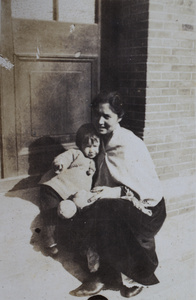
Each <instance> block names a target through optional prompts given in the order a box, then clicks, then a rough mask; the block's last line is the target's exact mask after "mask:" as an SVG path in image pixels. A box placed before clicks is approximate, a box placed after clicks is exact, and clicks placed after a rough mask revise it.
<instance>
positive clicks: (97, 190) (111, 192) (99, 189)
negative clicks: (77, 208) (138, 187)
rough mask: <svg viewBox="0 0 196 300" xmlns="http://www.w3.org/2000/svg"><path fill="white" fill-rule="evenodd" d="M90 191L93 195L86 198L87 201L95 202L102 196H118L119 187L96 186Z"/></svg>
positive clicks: (119, 192) (119, 193)
mask: <svg viewBox="0 0 196 300" xmlns="http://www.w3.org/2000/svg"><path fill="white" fill-rule="evenodd" d="M91 192H92V193H94V194H95V195H93V197H91V198H90V199H89V200H88V201H89V202H95V201H96V200H98V199H103V198H110V199H111V198H112V199H113V198H120V196H121V187H120V186H117V187H109V186H96V187H94V188H93V189H92V190H91Z"/></svg>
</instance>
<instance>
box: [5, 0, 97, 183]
mask: <svg viewBox="0 0 196 300" xmlns="http://www.w3.org/2000/svg"><path fill="white" fill-rule="evenodd" d="M101 1H102V0H97V1H95V3H96V5H95V10H96V15H97V18H96V22H97V24H98V28H99V29H98V31H99V43H100V40H101V39H100V32H101V29H100V28H101V22H100V20H101V16H100V12H101ZM0 8H1V20H0V21H1V48H0V50H1V52H0V54H1V55H2V57H3V58H6V59H7V60H8V61H9V62H10V63H11V64H13V65H14V61H15V57H16V55H17V53H14V40H13V28H12V24H13V19H12V14H11V0H0ZM23 58H24V57H23ZM24 59H25V58H24ZM39 59H41V60H44V59H50V57H49V56H44V55H43V56H40V58H39ZM58 59H59V57H58ZM60 59H62V60H67V61H74V60H75V58H73V57H72V58H71V57H68V56H66V55H65V56H63V55H62V57H60ZM77 60H78V61H84V60H89V61H90V62H91V64H92V69H94V68H97V78H92V82H93V85H95V82H96V81H97V82H96V85H97V90H98V91H99V89H100V45H99V53H98V57H96V58H92V57H84V58H82V57H80V58H78V59H77ZM14 77H15V70H14V67H13V68H11V69H10V70H7V69H5V68H4V67H2V66H0V79H1V86H0V102H1V104H0V118H1V119H0V130H1V132H0V133H1V140H0V160H1V163H0V173H1V174H0V178H7V177H16V176H18V175H19V173H18V153H17V134H18V133H17V129H16V119H17V118H16V117H17V116H16V99H15V81H14ZM93 96H94V95H93Z"/></svg>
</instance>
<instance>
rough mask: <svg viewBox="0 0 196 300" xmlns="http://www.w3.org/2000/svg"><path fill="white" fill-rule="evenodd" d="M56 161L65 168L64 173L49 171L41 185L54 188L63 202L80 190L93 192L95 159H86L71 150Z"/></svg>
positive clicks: (76, 151)
mask: <svg viewBox="0 0 196 300" xmlns="http://www.w3.org/2000/svg"><path fill="white" fill-rule="evenodd" d="M55 161H59V164H61V165H62V166H63V169H62V171H61V172H60V173H59V174H56V173H55V172H54V170H50V171H48V172H47V173H46V174H44V175H43V177H42V178H41V181H40V184H44V185H48V186H50V187H51V188H53V189H54V190H55V191H56V192H57V193H58V194H59V195H60V196H61V198H62V199H63V200H65V199H68V198H70V196H71V195H74V194H75V193H76V192H78V191H80V190H86V191H90V190H91V187H92V177H93V175H94V173H95V162H94V160H93V159H90V158H87V157H85V156H84V154H83V153H82V151H80V150H77V149H70V150H67V151H65V152H64V153H62V154H60V155H58V156H57V157H56V159H55Z"/></svg>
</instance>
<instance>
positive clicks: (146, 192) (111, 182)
mask: <svg viewBox="0 0 196 300" xmlns="http://www.w3.org/2000/svg"><path fill="white" fill-rule="evenodd" d="M97 169H98V178H97V180H96V182H95V186H104V185H105V186H111V187H113V186H120V185H124V186H126V187H128V188H130V189H131V190H132V191H134V192H136V193H137V194H138V195H139V197H140V200H142V201H144V200H145V203H146V205H145V206H155V205H156V204H157V203H158V202H160V200H161V199H162V197H163V194H162V188H161V185H160V181H159V179H158V176H157V174H156V171H155V167H154V164H153V161H152V159H151V156H150V154H149V152H148V150H147V147H146V145H145V144H144V142H143V141H142V140H141V139H140V138H138V137H137V136H136V135H134V134H133V132H131V131H129V130H127V129H125V128H122V127H120V125H117V127H116V129H115V130H114V132H113V135H112V137H111V139H110V140H109V142H108V143H107V144H106V145H105V146H104V144H103V143H102V149H101V152H100V154H99V156H98V160H97ZM146 201H147V202H146Z"/></svg>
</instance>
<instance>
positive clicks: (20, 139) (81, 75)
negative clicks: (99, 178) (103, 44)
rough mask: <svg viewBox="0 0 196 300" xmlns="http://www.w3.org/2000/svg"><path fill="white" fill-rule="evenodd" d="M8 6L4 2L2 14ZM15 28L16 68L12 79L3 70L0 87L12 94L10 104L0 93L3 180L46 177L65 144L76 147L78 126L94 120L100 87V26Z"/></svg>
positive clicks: (20, 23)
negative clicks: (0, 98) (7, 178)
mask: <svg viewBox="0 0 196 300" xmlns="http://www.w3.org/2000/svg"><path fill="white" fill-rule="evenodd" d="M8 2H9V1H8ZM8 2H6V1H4V0H2V4H3V8H4V10H5V8H6V7H7V8H9V7H8ZM5 13H7V14H8V11H7V12H6V11H5ZM10 18H11V17H10ZM4 22H5V20H4ZM11 24H12V26H11V33H12V35H11V36H12V39H11V40H9V43H10V45H11V46H10V47H9V53H10V58H11V59H12V57H13V64H14V68H13V70H12V74H11V75H10V74H5V70H3V72H4V74H3V75H4V76H3V83H2V84H3V87H4V86H5V87H6V89H8V88H9V86H10V88H11V92H12V98H11V99H10V98H9V97H8V94H7V93H6V92H5V90H4V93H2V103H3V111H2V114H1V116H2V160H3V174H4V177H8V176H14V175H22V174H30V175H32V174H36V173H40V172H44V171H45V170H46V169H47V168H48V166H49V164H50V163H51V160H52V158H53V157H54V155H55V154H58V153H59V152H62V150H63V148H62V145H63V147H64V148H67V147H70V146H73V143H74V139H75V134H76V131H77V129H78V128H79V126H80V125H81V124H83V123H86V122H90V121H91V100H92V98H93V97H94V95H95V94H96V93H97V91H98V88H99V24H98V23H94V24H80V23H74V24H73V23H66V22H58V21H44V20H30V19H29V20H28V19H18V18H17V19H16V18H12V19H11ZM7 26H8V25H7ZM5 27H6V25H4V28H5ZM9 29H10V28H9ZM7 41H8V38H7ZM12 51H13V53H12ZM12 85H13V87H12ZM6 101H8V102H9V103H11V102H12V105H11V104H10V105H9V104H8V105H7V106H6V105H5V103H6ZM13 104H14V107H13ZM9 122H10V124H11V127H10V130H9V128H7V127H6V123H7V124H9Z"/></svg>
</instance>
